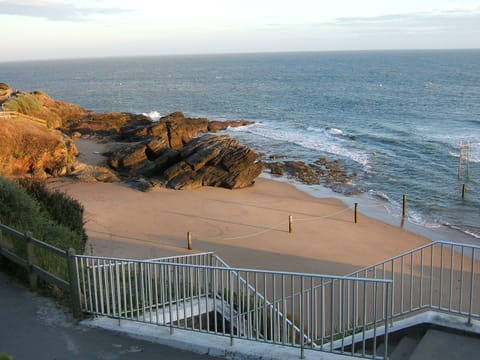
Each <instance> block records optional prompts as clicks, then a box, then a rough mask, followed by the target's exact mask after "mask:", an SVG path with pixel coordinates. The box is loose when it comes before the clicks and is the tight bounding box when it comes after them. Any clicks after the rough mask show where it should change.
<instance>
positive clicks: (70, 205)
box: [0, 176, 86, 253]
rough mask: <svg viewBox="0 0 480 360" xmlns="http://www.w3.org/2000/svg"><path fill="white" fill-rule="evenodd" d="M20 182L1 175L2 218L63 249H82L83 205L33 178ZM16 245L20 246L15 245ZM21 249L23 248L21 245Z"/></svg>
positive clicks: (78, 250)
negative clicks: (49, 189)
mask: <svg viewBox="0 0 480 360" xmlns="http://www.w3.org/2000/svg"><path fill="white" fill-rule="evenodd" d="M20 183H21V185H20V184H18V183H15V182H14V181H12V180H8V179H6V178H4V177H1V176H0V222H1V223H2V224H4V225H7V226H10V227H12V228H14V229H16V230H18V231H21V232H26V231H30V232H31V233H32V234H33V237H34V238H36V239H38V240H41V241H44V242H46V243H49V244H51V245H54V246H56V247H58V248H60V249H65V250H66V249H68V248H70V247H71V248H74V249H75V250H76V251H77V253H83V251H84V247H85V241H86V234H85V231H84V229H83V207H82V205H81V204H80V203H78V201H76V200H74V199H72V198H71V197H69V196H68V195H66V194H64V193H60V192H50V191H48V190H47V189H46V188H45V186H44V185H43V184H42V183H40V182H38V181H32V180H22V181H20ZM16 248H17V247H16ZM16 250H19V251H20V252H22V251H23V249H21V247H20V248H18V249H16Z"/></svg>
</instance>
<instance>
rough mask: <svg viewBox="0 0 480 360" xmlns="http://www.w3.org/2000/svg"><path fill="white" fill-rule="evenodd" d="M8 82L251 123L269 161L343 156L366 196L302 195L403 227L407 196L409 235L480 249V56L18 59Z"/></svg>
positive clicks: (145, 109)
mask: <svg viewBox="0 0 480 360" xmlns="http://www.w3.org/2000/svg"><path fill="white" fill-rule="evenodd" d="M0 81H2V82H6V83H8V84H9V85H11V86H12V87H13V88H17V89H20V90H37V89H41V90H44V91H46V92H47V93H48V94H49V95H50V96H52V97H53V98H57V99H61V100H64V101H69V102H74V103H77V104H79V105H80V106H82V107H84V108H87V109H91V110H94V111H97V112H103V111H126V112H133V113H146V114H150V115H152V116H153V117H155V116H158V115H159V114H161V115H167V114H168V113H171V112H174V111H183V112H184V113H185V114H186V115H187V116H192V117H208V118H210V119H229V120H234V119H247V120H253V121H255V122H256V123H255V124H254V125H251V126H248V127H245V128H236V129H230V130H228V131H227V133H229V134H231V135H232V136H234V137H236V138H238V139H239V140H241V141H242V142H243V143H245V144H247V145H249V146H251V147H252V148H253V149H255V150H257V151H260V152H262V153H263V154H265V156H266V157H268V156H269V155H273V154H282V155H284V156H285V157H286V159H292V160H303V161H307V162H310V161H315V160H318V159H319V158H320V157H327V158H328V159H330V160H337V159H338V160H340V161H341V163H342V164H343V166H345V167H347V168H348V169H349V170H350V171H351V172H358V174H359V176H358V177H356V178H355V179H354V184H353V186H354V187H355V189H356V190H357V191H358V192H359V193H360V194H357V195H347V194H342V193H335V192H332V191H330V190H327V189H325V188H323V187H322V186H304V185H300V184H296V185H297V186H298V187H299V188H301V189H302V190H305V191H308V192H309V193H311V194H312V195H315V196H319V197H322V196H338V197H340V198H342V199H343V200H344V201H346V202H347V203H350V204H352V203H353V202H358V203H359V209H360V211H361V212H362V211H363V212H366V213H367V214H370V215H372V216H376V217H379V218H381V219H382V220H385V221H388V222H390V223H394V224H397V223H400V219H401V208H402V197H403V195H404V194H405V195H406V196H407V199H408V216H407V218H406V224H408V226H409V227H410V228H411V229H413V230H414V231H419V232H420V233H422V231H425V233H426V234H429V236H430V237H431V238H435V239H441V240H458V239H460V240H461V241H464V240H465V239H466V240H467V241H470V242H473V243H477V244H480V50H449V51H371V52H316V53H313V52H312V53H272V54H230V55H192V56H162V57H129V58H105V59H81V60H57V61H53V60H52V61H32V62H16V63H13V62H11V63H0ZM462 143H463V144H467V143H469V145H470V148H469V149H470V150H469V151H468V155H469V162H468V177H467V176H465V175H466V166H462V175H463V176H462V177H460V178H459V176H458V170H459V164H460V153H461V150H460V146H461V144H462ZM266 176H268V175H266ZM285 181H291V180H285ZM464 184H465V186H466V189H467V192H466V196H465V198H463V199H462V196H461V195H462V194H461V193H462V187H463V185H464Z"/></svg>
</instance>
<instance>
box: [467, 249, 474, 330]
mask: <svg viewBox="0 0 480 360" xmlns="http://www.w3.org/2000/svg"><path fill="white" fill-rule="evenodd" d="M474 265H475V248H473V247H472V263H471V269H470V300H469V306H468V321H467V325H469V326H471V325H472V312H473V289H474V286H475V282H474V277H475V276H474V273H475V266H474Z"/></svg>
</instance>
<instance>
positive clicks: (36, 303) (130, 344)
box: [0, 271, 215, 360]
mask: <svg viewBox="0 0 480 360" xmlns="http://www.w3.org/2000/svg"><path fill="white" fill-rule="evenodd" d="M2 352H5V353H7V354H9V355H11V356H13V358H14V360H28V359H35V360H43V359H48V360H61V359H62V360H63V359H65V360H70V359H102V360H115V359H129V360H131V359H139V360H144V359H162V360H163V359H192V360H206V359H215V358H213V357H210V356H206V355H199V354H195V353H190V352H186V351H182V350H177V349H173V348H170V347H167V346H162V345H158V344H154V343H150V342H146V341H141V340H136V339H134V338H130V337H127V336H125V335H121V334H116V333H113V332H107V331H104V330H101V329H94V328H86V327H83V326H80V325H78V324H77V323H76V322H75V320H74V319H73V317H72V316H71V314H70V313H69V312H68V311H67V310H65V309H64V308H62V307H60V306H58V305H56V304H55V302H54V301H53V300H52V299H50V298H45V297H42V296H39V295H38V294H36V293H34V292H31V291H29V290H28V289H27V288H25V286H23V285H21V284H19V283H18V282H17V281H16V280H15V279H14V278H11V277H9V276H8V275H7V274H5V273H4V272H1V271H0V353H2Z"/></svg>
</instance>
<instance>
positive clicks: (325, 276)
mask: <svg viewBox="0 0 480 360" xmlns="http://www.w3.org/2000/svg"><path fill="white" fill-rule="evenodd" d="M75 257H77V258H83V259H92V260H94V259H100V260H104V261H105V260H106V261H117V262H126V263H137V264H158V265H166V266H177V267H189V268H194V269H195V268H199V269H208V270H219V271H235V272H248V273H257V274H266V275H279V276H280V275H287V276H299V277H300V276H303V277H313V278H318V279H332V280H337V279H338V280H344V281H359V282H363V281H366V282H375V283H391V282H392V280H389V279H373V278H358V277H352V276H341V275H339V276H335V275H322V274H311V273H299V272H281V271H274V270H262V269H244V268H233V267H229V268H225V267H219V266H211V265H195V264H178V263H169V262H163V261H155V262H152V261H150V260H131V259H120V258H109V257H96V256H91V255H75ZM108 265H109V264H106V265H103V264H102V265H99V266H98V267H100V266H108ZM112 265H115V264H112ZM92 267H96V266H92Z"/></svg>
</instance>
